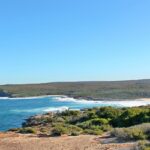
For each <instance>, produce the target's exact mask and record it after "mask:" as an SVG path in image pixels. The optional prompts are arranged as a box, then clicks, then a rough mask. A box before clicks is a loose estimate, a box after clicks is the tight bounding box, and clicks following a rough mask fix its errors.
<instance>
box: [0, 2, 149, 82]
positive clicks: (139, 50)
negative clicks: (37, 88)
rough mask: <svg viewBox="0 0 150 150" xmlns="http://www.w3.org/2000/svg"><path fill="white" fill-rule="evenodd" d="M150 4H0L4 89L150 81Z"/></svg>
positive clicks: (0, 75) (0, 67) (0, 70)
mask: <svg viewBox="0 0 150 150" xmlns="http://www.w3.org/2000/svg"><path fill="white" fill-rule="evenodd" d="M149 8H150V1H149V0H143V1H141V0H93V1H92V0H57V1H56V0H21V1H20V0H13V1H12V0H0V84H7V83H39V82H53V81H83V80H84V81H86V80H100V81H101V80H127V79H143V78H150V69H149V68H150V9H149Z"/></svg>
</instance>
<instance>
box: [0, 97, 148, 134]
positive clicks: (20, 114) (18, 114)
mask: <svg viewBox="0 0 150 150" xmlns="http://www.w3.org/2000/svg"><path fill="white" fill-rule="evenodd" d="M141 105H150V101H144V100H133V101H129V100H126V101H117V100H116V101H92V100H91V101H87V100H76V99H74V98H68V97H65V96H43V97H29V98H0V131H6V130H8V129H10V128H18V127H21V125H22V123H23V122H24V121H25V119H27V118H28V117H30V116H33V115H36V114H43V113H46V112H49V111H55V112H57V111H64V110H67V109H72V110H80V109H84V108H92V107H102V106H114V107H132V106H141Z"/></svg>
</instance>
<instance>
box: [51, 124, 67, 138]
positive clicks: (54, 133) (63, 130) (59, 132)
mask: <svg viewBox="0 0 150 150" xmlns="http://www.w3.org/2000/svg"><path fill="white" fill-rule="evenodd" d="M63 134H68V130H67V128H65V127H61V126H56V127H54V128H53V130H52V131H51V135H52V136H61V135H63Z"/></svg>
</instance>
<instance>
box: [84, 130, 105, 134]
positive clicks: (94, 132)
mask: <svg viewBox="0 0 150 150" xmlns="http://www.w3.org/2000/svg"><path fill="white" fill-rule="evenodd" d="M84 133H85V134H91V135H101V134H102V133H103V131H102V130H100V129H95V130H93V129H85V130H84Z"/></svg>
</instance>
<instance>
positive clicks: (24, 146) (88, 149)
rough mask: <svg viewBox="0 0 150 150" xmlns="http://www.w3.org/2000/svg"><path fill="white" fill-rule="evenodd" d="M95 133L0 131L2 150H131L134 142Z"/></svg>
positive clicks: (0, 149) (0, 148)
mask: <svg viewBox="0 0 150 150" xmlns="http://www.w3.org/2000/svg"><path fill="white" fill-rule="evenodd" d="M112 141H113V140H112V139H111V138H108V137H104V136H103V137H100V136H94V135H80V136H61V137H37V136H33V135H20V134H16V133H5V134H4V133H0V150H131V149H132V148H133V143H119V144H116V143H113V142H112Z"/></svg>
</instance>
